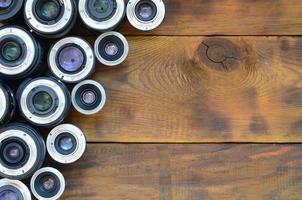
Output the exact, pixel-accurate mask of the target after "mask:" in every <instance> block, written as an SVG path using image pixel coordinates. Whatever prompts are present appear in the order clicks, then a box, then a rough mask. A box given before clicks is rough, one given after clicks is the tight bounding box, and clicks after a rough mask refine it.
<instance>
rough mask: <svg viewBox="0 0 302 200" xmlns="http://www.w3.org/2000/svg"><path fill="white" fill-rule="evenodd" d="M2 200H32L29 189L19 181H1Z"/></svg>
mask: <svg viewBox="0 0 302 200" xmlns="http://www.w3.org/2000/svg"><path fill="white" fill-rule="evenodd" d="M0 200H31V195H30V191H29V189H28V188H27V187H26V185H24V183H22V182H21V181H18V180H10V179H6V178H4V179H1V180H0Z"/></svg>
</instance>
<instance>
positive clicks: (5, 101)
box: [0, 83, 16, 125]
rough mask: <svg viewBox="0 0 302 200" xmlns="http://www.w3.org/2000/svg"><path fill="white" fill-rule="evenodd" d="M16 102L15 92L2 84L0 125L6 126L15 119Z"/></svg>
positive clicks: (0, 92) (0, 91)
mask: <svg viewBox="0 0 302 200" xmlns="http://www.w3.org/2000/svg"><path fill="white" fill-rule="evenodd" d="M15 110H16V101H15V96H14V93H13V91H12V90H11V89H10V88H9V87H8V86H7V85H5V84H3V83H0V125H3V124H6V123H8V122H9V121H11V119H12V118H13V117H14V114H15Z"/></svg>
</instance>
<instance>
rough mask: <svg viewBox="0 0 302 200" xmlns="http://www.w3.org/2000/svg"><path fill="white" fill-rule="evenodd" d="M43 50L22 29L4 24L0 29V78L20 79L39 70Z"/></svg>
mask: <svg viewBox="0 0 302 200" xmlns="http://www.w3.org/2000/svg"><path fill="white" fill-rule="evenodd" d="M42 54H43V51H42V47H41V46H40V44H39V43H38V42H37V41H36V40H35V39H34V38H33V37H32V36H31V35H30V34H29V33H28V32H27V31H25V30H24V29H22V28H20V27H17V26H6V27H4V28H1V29H0V78H4V79H21V78H24V77H26V76H29V75H31V74H34V73H36V72H38V71H39V70H41V68H42V66H41V63H42V59H43V56H42Z"/></svg>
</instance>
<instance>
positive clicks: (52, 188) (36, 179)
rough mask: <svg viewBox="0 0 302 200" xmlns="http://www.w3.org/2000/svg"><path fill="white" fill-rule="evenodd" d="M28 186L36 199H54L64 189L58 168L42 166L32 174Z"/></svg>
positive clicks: (63, 181) (60, 194)
mask: <svg viewBox="0 0 302 200" xmlns="http://www.w3.org/2000/svg"><path fill="white" fill-rule="evenodd" d="M30 188H31V191H32V193H33V195H34V196H35V197H36V198H37V199H41V200H42V199H43V200H44V199H49V200H55V199H58V198H60V196H62V194H63V192H64V190H65V179H64V177H63V175H62V173H61V172H59V171H58V170H56V169H54V168H51V167H44V168H42V169H39V170H38V171H37V172H36V173H35V174H34V175H33V177H32V178H31V181H30Z"/></svg>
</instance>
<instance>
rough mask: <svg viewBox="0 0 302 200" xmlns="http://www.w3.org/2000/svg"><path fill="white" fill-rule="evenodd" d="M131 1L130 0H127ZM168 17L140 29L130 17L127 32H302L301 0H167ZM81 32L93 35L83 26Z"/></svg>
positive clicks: (297, 33)
mask: <svg viewBox="0 0 302 200" xmlns="http://www.w3.org/2000/svg"><path fill="white" fill-rule="evenodd" d="M125 1H126V2H127V0H125ZM164 2H165V4H166V18H165V21H164V22H163V24H162V25H161V26H160V28H158V29H156V30H154V31H151V32H142V31H137V30H136V29H134V28H132V27H131V26H130V25H129V23H128V21H127V19H125V21H126V23H124V24H122V26H121V29H120V31H121V32H123V33H124V34H127V35H300V34H301V33H302V4H301V0H210V1H209V0H186V1H184V0H164ZM75 31H76V32H78V31H79V32H80V34H82V35H83V34H84V35H87V34H92V33H91V32H89V31H88V30H87V29H84V28H79V24H77V28H76V29H75Z"/></svg>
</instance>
